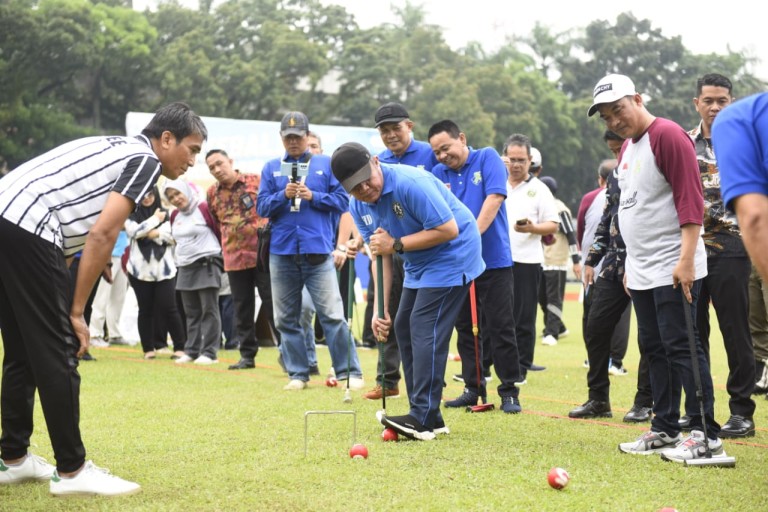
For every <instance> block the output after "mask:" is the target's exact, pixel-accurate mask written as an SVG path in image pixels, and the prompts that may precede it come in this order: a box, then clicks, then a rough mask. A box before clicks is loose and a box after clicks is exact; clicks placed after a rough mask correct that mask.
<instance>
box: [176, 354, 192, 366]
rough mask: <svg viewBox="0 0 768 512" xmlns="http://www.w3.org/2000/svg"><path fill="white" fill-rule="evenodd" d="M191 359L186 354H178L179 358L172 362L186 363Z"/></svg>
mask: <svg viewBox="0 0 768 512" xmlns="http://www.w3.org/2000/svg"><path fill="white" fill-rule="evenodd" d="M192 361H194V359H192V358H191V357H189V356H188V355H187V354H184V355H183V356H179V358H178V359H176V361H174V362H175V363H176V364H186V363H191V362H192Z"/></svg>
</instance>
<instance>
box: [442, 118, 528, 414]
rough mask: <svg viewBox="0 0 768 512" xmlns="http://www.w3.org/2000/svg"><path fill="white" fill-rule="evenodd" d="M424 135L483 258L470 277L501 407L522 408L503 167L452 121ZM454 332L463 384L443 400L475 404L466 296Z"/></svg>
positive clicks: (479, 387)
mask: <svg viewBox="0 0 768 512" xmlns="http://www.w3.org/2000/svg"><path fill="white" fill-rule="evenodd" d="M428 137H429V143H430V144H431V146H432V151H433V152H434V154H435V155H436V156H437V159H438V161H439V162H440V163H439V164H438V165H437V166H435V167H434V168H433V169H432V173H433V174H434V175H435V176H436V177H437V179H439V180H440V181H442V182H443V183H445V185H446V186H447V187H448V188H449V189H450V191H451V192H452V193H453V194H454V195H455V196H456V197H457V198H458V199H459V200H460V201H461V202H462V203H463V204H464V205H465V206H466V207H467V208H469V210H470V211H471V212H472V214H473V215H474V216H475V218H476V219H477V227H478V229H479V231H480V233H481V235H482V246H483V251H482V254H483V261H485V272H483V273H482V274H481V275H480V276H478V277H477V279H475V293H476V295H477V308H478V313H479V314H478V315H477V316H478V318H479V319H481V322H480V323H481V325H480V333H481V335H482V336H483V338H484V339H486V340H489V341H490V344H491V345H490V346H491V351H492V353H493V362H494V366H495V368H496V374H497V375H498V376H499V380H500V381H501V383H500V384H499V388H498V392H499V396H501V409H502V410H503V411H504V412H506V413H513V414H514V413H518V412H520V411H521V410H522V408H521V407H520V401H519V400H518V394H519V390H518V388H517V387H515V382H519V381H520V380H521V378H520V358H519V355H518V353H517V339H516V338H515V318H514V302H513V300H514V299H513V294H512V288H513V277H512V251H511V249H510V245H509V222H508V221H507V210H506V208H502V205H503V204H504V199H506V197H507V169H506V167H505V166H504V162H502V160H501V157H500V156H499V154H498V153H497V152H496V150H495V149H493V148H490V147H489V148H482V149H478V150H476V149H474V148H472V147H469V146H467V138H466V136H465V135H464V133H462V132H461V131H460V130H459V127H458V125H457V124H456V123H454V122H453V121H450V120H445V121H440V122H439V123H436V124H434V125H432V127H431V128H430V129H429V134H428ZM456 331H457V333H458V339H457V346H458V349H459V355H460V356H461V373H462V377H463V378H464V383H465V384H466V387H465V389H464V393H463V394H462V395H461V396H460V397H458V398H457V399H455V400H450V401H448V402H445V406H446V407H466V406H471V405H475V404H477V399H478V395H480V397H482V398H483V399H485V379H482V382H478V371H477V368H478V366H477V365H478V364H482V361H483V354H482V344H480V345H479V346H478V352H479V353H477V354H476V353H475V346H474V335H473V333H472V314H471V301H470V298H469V296H467V297H466V298H465V300H464V306H463V307H462V310H461V312H460V313H459V316H458V318H457V320H456ZM481 378H482V377H481Z"/></svg>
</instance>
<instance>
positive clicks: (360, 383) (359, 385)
mask: <svg viewBox="0 0 768 512" xmlns="http://www.w3.org/2000/svg"><path fill="white" fill-rule="evenodd" d="M364 387H365V381H364V380H363V378H362V377H350V378H349V389H354V390H356V391H357V390H360V389H363V388H364Z"/></svg>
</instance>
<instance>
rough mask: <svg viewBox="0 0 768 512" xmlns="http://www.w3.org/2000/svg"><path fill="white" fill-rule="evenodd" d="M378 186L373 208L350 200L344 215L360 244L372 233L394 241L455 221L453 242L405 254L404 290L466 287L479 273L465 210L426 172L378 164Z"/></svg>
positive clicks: (475, 235) (476, 236)
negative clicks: (348, 214)
mask: <svg viewBox="0 0 768 512" xmlns="http://www.w3.org/2000/svg"><path fill="white" fill-rule="evenodd" d="M381 172H382V174H383V179H384V184H383V187H382V191H381V196H380V197H379V200H378V201H377V202H376V203H364V202H361V201H358V200H356V199H354V198H352V199H351V200H350V212H351V213H352V217H353V218H354V220H355V224H356V225H357V228H358V229H359V230H360V234H362V235H363V238H365V240H366V242H368V241H370V238H371V235H372V234H373V232H374V231H376V229H377V228H378V227H381V228H382V229H384V230H385V231H387V232H388V233H389V234H390V235H392V236H393V237H395V238H402V237H404V236H407V235H410V234H412V233H418V232H419V231H422V230H428V229H434V228H436V227H438V226H441V225H443V224H445V223H446V222H448V221H450V220H451V219H455V220H456V224H457V225H458V227H459V236H457V237H456V238H454V239H453V240H450V241H448V242H444V243H442V244H439V245H436V246H434V247H430V248H429V249H423V250H420V251H405V252H404V253H403V254H402V255H401V257H402V259H403V261H404V262H405V280H404V284H403V285H404V286H405V287H406V288H443V287H449V286H460V285H463V284H467V283H469V282H470V281H471V280H473V279H474V278H476V277H477V276H479V275H480V274H482V273H483V271H484V270H485V264H484V263H483V259H482V257H481V254H480V253H481V244H480V231H478V229H477V222H476V221H475V218H474V217H473V216H472V212H470V211H469V210H468V209H467V207H466V206H464V205H463V204H461V202H459V200H458V199H457V198H456V197H455V196H454V195H453V194H451V193H450V192H449V191H448V189H446V188H445V185H443V184H442V183H441V182H440V181H439V180H438V179H437V178H435V177H434V176H433V175H432V174H430V173H427V172H417V170H416V169H414V168H413V167H411V166H407V165H396V164H381Z"/></svg>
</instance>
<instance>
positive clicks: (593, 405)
mask: <svg viewBox="0 0 768 512" xmlns="http://www.w3.org/2000/svg"><path fill="white" fill-rule="evenodd" d="M568 417H569V418H612V417H613V413H612V412H611V403H610V402H601V401H599V400H588V401H587V402H586V403H585V404H584V405H580V406H578V407H577V408H575V409H574V410H572V411H571V412H569V413H568Z"/></svg>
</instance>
